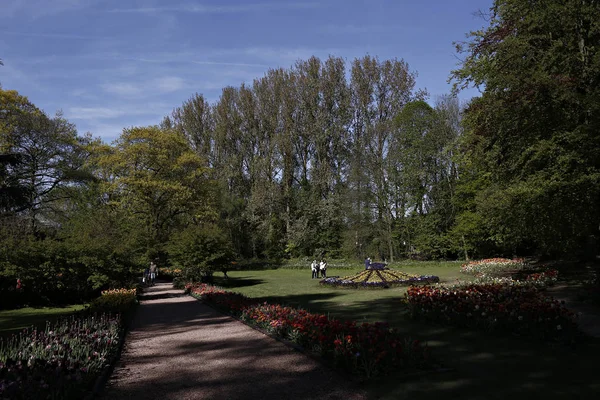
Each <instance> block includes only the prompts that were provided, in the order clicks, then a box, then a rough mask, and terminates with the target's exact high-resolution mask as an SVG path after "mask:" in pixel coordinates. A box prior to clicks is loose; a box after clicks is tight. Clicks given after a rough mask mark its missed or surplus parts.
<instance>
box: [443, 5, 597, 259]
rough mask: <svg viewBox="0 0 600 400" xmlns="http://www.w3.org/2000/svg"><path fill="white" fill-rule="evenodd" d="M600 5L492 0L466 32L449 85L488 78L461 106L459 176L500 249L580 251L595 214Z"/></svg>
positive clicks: (550, 252)
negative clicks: (481, 20)
mask: <svg viewBox="0 0 600 400" xmlns="http://www.w3.org/2000/svg"><path fill="white" fill-rule="evenodd" d="M598 21H600V7H598V4H597V2H595V1H591V2H587V1H580V0H569V1H564V2H552V1H550V2H544V6H539V5H538V4H537V2H533V3H532V2H521V1H516V0H498V1H496V2H495V3H494V7H493V8H492V10H491V20H490V26H489V27H488V28H487V29H485V30H482V31H478V32H473V33H472V34H471V40H470V41H469V42H468V43H464V44H459V46H458V50H459V51H461V52H463V53H465V55H466V57H465V59H464V62H463V64H462V65H461V68H460V69H458V70H456V71H454V72H453V76H454V78H455V85H456V86H455V87H456V88H460V87H465V86H468V85H471V84H473V85H475V86H485V90H484V92H483V95H482V96H481V97H480V98H477V99H475V100H473V101H472V103H471V104H470V105H469V108H468V110H467V113H466V125H467V127H468V134H467V135H465V140H464V143H463V150H464V152H465V157H464V160H463V161H464V162H465V167H464V168H463V169H464V170H466V171H469V173H471V174H472V176H470V177H469V176H468V175H466V178H467V179H466V180H464V181H463V182H461V184H466V185H471V184H472V182H476V181H478V180H479V181H481V180H485V181H486V185H485V186H484V187H483V190H481V191H479V192H476V193H475V192H474V193H473V197H472V201H473V203H474V206H473V207H469V208H468V209H467V210H465V211H468V212H474V213H477V214H479V215H480V216H482V217H484V218H485V219H490V221H489V224H488V226H487V227H486V230H487V231H488V232H487V238H486V239H487V240H489V241H490V242H491V243H493V244H494V245H495V247H496V249H497V251H500V252H511V251H518V250H520V251H529V252H538V253H540V254H548V255H571V256H577V255H578V254H581V250H582V244H583V243H584V242H585V240H586V239H587V238H588V237H589V236H590V235H596V236H597V235H598V221H599V220H600V164H599V161H598V160H600V148H599V147H598V145H597V143H598V140H599V139H600V136H599V132H600V100H599V99H600V89H599V88H600V52H599V47H598V46H597V43H598V42H600V22H598Z"/></svg>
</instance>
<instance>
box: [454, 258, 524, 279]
mask: <svg viewBox="0 0 600 400" xmlns="http://www.w3.org/2000/svg"><path fill="white" fill-rule="evenodd" d="M526 265H527V264H526V263H525V261H524V260H523V259H521V258H518V259H514V260H511V259H508V258H487V259H485V260H478V261H469V262H468V263H465V264H463V265H462V266H461V267H460V272H462V273H463V274H469V275H476V276H477V275H480V274H484V275H488V276H500V275H505V274H507V273H512V272H516V271H520V270H522V269H523V268H525V266H526Z"/></svg>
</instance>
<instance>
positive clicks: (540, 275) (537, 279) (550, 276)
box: [459, 269, 558, 289]
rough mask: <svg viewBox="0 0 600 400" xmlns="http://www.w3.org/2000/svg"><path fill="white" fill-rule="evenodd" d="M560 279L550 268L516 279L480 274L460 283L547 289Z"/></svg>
mask: <svg viewBox="0 0 600 400" xmlns="http://www.w3.org/2000/svg"><path fill="white" fill-rule="evenodd" d="M557 279H558V271H556V270H553V269H550V270H547V271H543V272H537V273H533V274H528V275H525V276H524V277H523V279H515V278H512V277H501V278H499V277H496V276H493V275H492V276H490V275H485V274H479V275H478V276H477V278H475V279H474V280H472V281H470V282H467V283H462V284H459V286H460V285H465V284H466V285H469V284H502V285H511V286H531V287H535V288H538V289H545V288H546V287H548V286H551V285H554V284H555V283H556V281H557Z"/></svg>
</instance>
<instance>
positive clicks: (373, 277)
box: [319, 269, 440, 289]
mask: <svg viewBox="0 0 600 400" xmlns="http://www.w3.org/2000/svg"><path fill="white" fill-rule="evenodd" d="M439 281H440V278H438V277H437V276H433V275H413V274H407V273H404V272H400V271H394V270H391V269H368V270H365V271H362V272H360V273H358V274H356V275H353V276H346V277H343V278H339V277H331V278H325V279H322V280H321V281H320V282H319V283H320V284H321V285H325V286H333V287H347V288H353V289H358V288H389V287H392V286H400V285H412V284H418V283H436V282H439Z"/></svg>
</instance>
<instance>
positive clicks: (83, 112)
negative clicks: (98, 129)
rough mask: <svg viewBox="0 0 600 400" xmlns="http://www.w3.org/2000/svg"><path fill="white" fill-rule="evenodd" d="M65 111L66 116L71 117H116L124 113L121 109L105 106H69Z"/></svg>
mask: <svg viewBox="0 0 600 400" xmlns="http://www.w3.org/2000/svg"><path fill="white" fill-rule="evenodd" d="M67 113H68V117H69V118H72V119H106V118H117V117H121V116H123V115H125V114H126V113H125V111H124V110H123V109H116V108H106V107H71V108H69V109H68V110H67Z"/></svg>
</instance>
